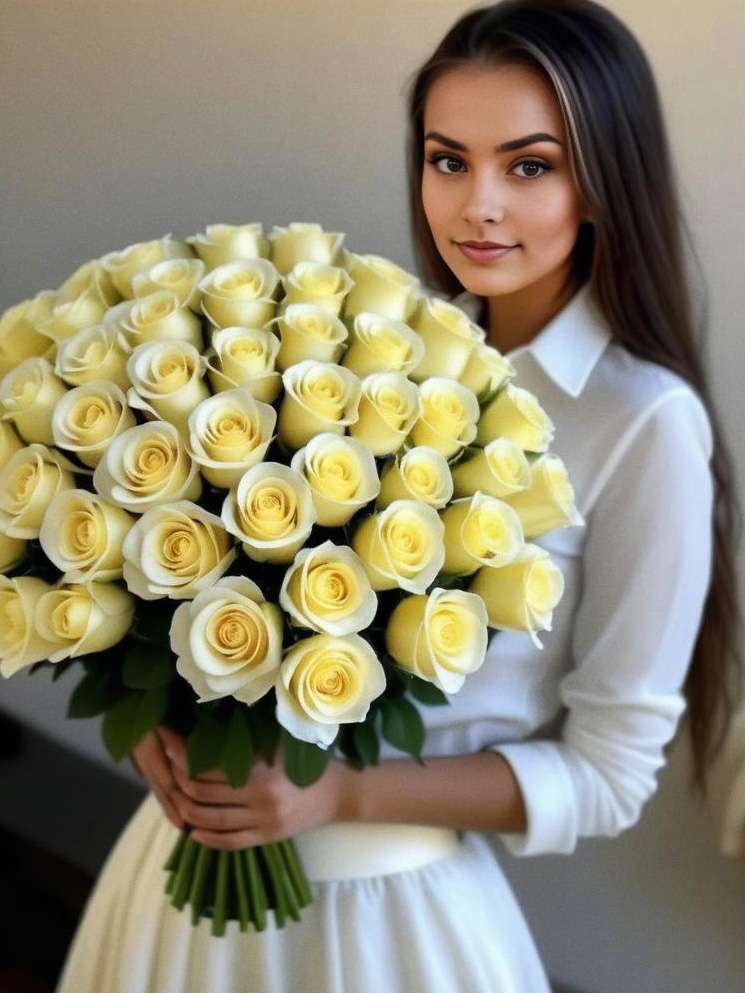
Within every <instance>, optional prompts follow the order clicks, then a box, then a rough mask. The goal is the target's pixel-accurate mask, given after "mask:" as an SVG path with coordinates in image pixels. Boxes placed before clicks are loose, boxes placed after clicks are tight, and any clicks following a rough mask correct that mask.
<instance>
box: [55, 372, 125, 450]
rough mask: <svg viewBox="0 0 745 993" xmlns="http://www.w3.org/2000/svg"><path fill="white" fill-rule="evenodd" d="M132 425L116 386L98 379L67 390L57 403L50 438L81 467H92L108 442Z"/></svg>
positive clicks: (123, 399) (120, 393)
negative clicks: (78, 461)
mask: <svg viewBox="0 0 745 993" xmlns="http://www.w3.org/2000/svg"><path fill="white" fill-rule="evenodd" d="M136 424H137V421H136V420H135V415H134V414H133V413H132V411H131V410H130V409H129V406H128V404H127V399H126V397H125V396H124V394H123V393H122V391H121V390H120V389H119V387H118V386H117V385H116V384H115V383H112V382H110V380H108V379H98V380H93V381H92V382H90V383H86V385H85V386H76V387H75V389H74V390H68V392H67V393H66V394H65V395H64V396H63V397H62V399H61V400H60V401H59V402H58V403H57V406H56V407H55V408H54V413H53V414H52V436H53V438H54V443H55V445H57V447H58V448H64V449H65V450H66V451H69V452H75V454H76V455H77V457H78V458H79V459H80V461H81V462H82V463H84V465H87V466H90V467H91V468H95V467H96V466H97V465H98V463H99V462H100V461H101V459H102V458H103V456H104V453H105V452H106V449H107V448H108V447H109V445H110V444H111V442H112V440H113V439H114V438H116V437H117V436H118V435H120V434H121V433H122V432H123V431H126V430H127V429H128V428H132V427H135V425H136Z"/></svg>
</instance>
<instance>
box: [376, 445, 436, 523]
mask: <svg viewBox="0 0 745 993" xmlns="http://www.w3.org/2000/svg"><path fill="white" fill-rule="evenodd" d="M452 496H453V480H452V478H451V476H450V468H449V467H448V463H447V459H446V458H445V456H444V455H443V454H442V453H441V452H437V451H435V449H434V448H426V447H424V446H422V447H420V448H411V449H409V451H408V452H406V453H405V454H404V455H401V456H399V457H398V458H397V459H395V460H394V461H393V462H390V463H388V464H387V465H386V466H385V468H384V469H383V472H382V474H381V477H380V494H379V496H378V500H377V506H378V508H383V507H387V506H388V505H389V504H390V503H393V501H394V500H421V501H422V502H423V503H426V504H429V506H430V507H434V508H435V509H437V510H439V509H440V508H441V507H444V506H445V505H446V504H447V503H449V501H450V500H451V499H452Z"/></svg>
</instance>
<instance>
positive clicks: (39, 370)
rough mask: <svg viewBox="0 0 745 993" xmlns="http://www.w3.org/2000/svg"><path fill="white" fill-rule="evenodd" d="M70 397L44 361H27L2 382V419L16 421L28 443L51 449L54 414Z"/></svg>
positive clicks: (0, 385) (0, 383) (39, 359)
mask: <svg viewBox="0 0 745 993" xmlns="http://www.w3.org/2000/svg"><path fill="white" fill-rule="evenodd" d="M65 393H67V387H66V386H65V384H64V383H63V382H62V380H61V379H59V378H58V377H57V376H55V374H54V369H53V368H52V365H51V363H50V362H48V361H47V360H46V359H44V358H34V359H24V361H23V362H21V364H20V365H19V366H18V368H16V369H13V370H11V372H9V373H7V375H5V376H4V377H3V379H2V381H0V409H3V410H4V413H2V414H1V415H0V419H2V420H3V421H12V422H13V423H14V424H15V426H16V430H17V431H18V434H19V435H20V436H21V437H22V438H23V440H24V441H26V442H32V441H37V442H39V443H40V444H42V445H51V444H52V442H53V441H54V436H53V434H52V414H53V412H54V408H55V405H56V403H57V401H58V400H59V399H60V398H61V397H63V396H64V395H65Z"/></svg>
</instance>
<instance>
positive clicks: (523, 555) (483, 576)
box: [470, 542, 564, 648]
mask: <svg viewBox="0 0 745 993" xmlns="http://www.w3.org/2000/svg"><path fill="white" fill-rule="evenodd" d="M470 590H471V592H473V593H476V594H478V596H480V597H481V599H482V600H483V601H484V604H485V605H486V612H487V614H488V615H489V625H490V627H493V628H500V629H501V630H505V631H528V632H530V637H531V640H532V641H533V644H534V645H535V646H536V647H537V648H543V645H542V643H541V641H540V639H539V638H538V636H537V634H536V632H537V631H539V630H541V629H543V630H545V631H550V630H551V624H552V617H553V610H554V608H555V607H556V605H557V603H558V602H559V600H561V598H562V596H563V594H564V577H563V575H562V574H561V570H560V569H559V568H558V567H557V566H556V564H555V563H554V562H552V561H551V556H550V555H549V554H548V552H547V551H546V550H545V549H543V548H540V547H539V546H538V545H534V544H532V543H530V542H528V543H527V544H526V545H525V547H524V548H523V549H522V550H521V551H520V554H519V555H518V556H517V557H516V558H515V559H513V560H512V562H510V563H509V565H504V566H501V567H500V568H499V569H490V568H488V567H487V568H483V569H479V571H478V572H477V573H476V575H475V576H474V577H473V579H472V580H471V584H470Z"/></svg>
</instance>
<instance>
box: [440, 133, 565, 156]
mask: <svg viewBox="0 0 745 993" xmlns="http://www.w3.org/2000/svg"><path fill="white" fill-rule="evenodd" d="M430 138H431V139H433V140H434V141H439V142H440V144H442V145H447V147H448V148H455V149H456V150H457V151H459V152H467V151H468V149H467V148H466V146H465V145H463V144H461V142H459V141H455V139H454V138H446V137H445V135H443V134H440V133H439V131H429V132H428V133H427V134H426V135H425V136H424V140H425V141H428V140H429V139H430ZM539 141H552V142H554V144H556V145H558V146H559V147H560V148H563V147H564V146H563V145H562V143H561V142H560V141H559V139H558V138H554V136H553V135H552V134H546V133H545V132H542V131H539V132H538V133H537V134H527V135H525V137H524V138H513V140H512V141H505V142H504V144H502V145H497V146H496V147H495V148H494V151H495V152H499V153H501V152H514V151H516V150H517V149H518V148H525V146H526V145H535V144H537V143H538V142H539Z"/></svg>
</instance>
